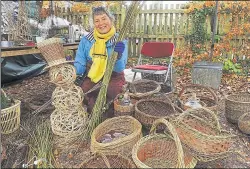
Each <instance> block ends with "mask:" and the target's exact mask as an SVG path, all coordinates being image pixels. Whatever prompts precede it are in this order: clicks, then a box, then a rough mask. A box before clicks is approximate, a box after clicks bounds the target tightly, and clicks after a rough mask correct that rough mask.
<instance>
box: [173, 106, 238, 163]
mask: <svg viewBox="0 0 250 169" xmlns="http://www.w3.org/2000/svg"><path fill="white" fill-rule="evenodd" d="M171 122H172V123H173V124H174V125H175V127H176V131H177V133H178V136H179V138H180V140H181V142H182V143H183V144H184V145H185V146H186V147H187V148H188V149H189V150H190V153H191V154H192V155H193V156H194V157H195V158H196V159H198V160H199V161H204V162H207V161H212V160H215V159H218V158H223V157H226V156H227V155H229V154H230V153H231V152H233V151H231V146H232V144H233V142H234V141H235V138H236V136H235V135H232V134H231V133H229V132H228V131H225V130H221V128H220V124H219V121H218V118H217V116H216V115H215V114H214V113H213V112H212V111H211V110H209V109H207V108H204V107H202V108H198V109H188V110H186V111H185V112H183V113H182V114H180V115H179V116H178V117H176V118H175V119H171Z"/></svg>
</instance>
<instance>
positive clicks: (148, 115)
mask: <svg viewBox="0 0 250 169" xmlns="http://www.w3.org/2000/svg"><path fill="white" fill-rule="evenodd" d="M143 101H157V102H163V103H167V104H170V105H172V104H171V103H169V102H166V101H163V100H157V99H141V100H139V101H137V102H136V104H135V111H136V112H138V113H140V114H143V115H144V116H147V117H151V118H168V117H169V115H165V116H153V115H150V114H147V113H144V112H142V111H140V110H139V109H138V108H137V105H138V104H139V103H141V102H143ZM172 106H173V108H174V109H173V110H174V111H175V113H174V114H178V113H176V110H175V106H174V105H172ZM170 115H171V114H170Z"/></svg>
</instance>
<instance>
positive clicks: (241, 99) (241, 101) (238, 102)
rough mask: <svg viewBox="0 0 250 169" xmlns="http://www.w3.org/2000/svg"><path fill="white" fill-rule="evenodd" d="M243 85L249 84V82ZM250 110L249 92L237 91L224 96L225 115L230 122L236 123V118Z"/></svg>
mask: <svg viewBox="0 0 250 169" xmlns="http://www.w3.org/2000/svg"><path fill="white" fill-rule="evenodd" d="M245 85H248V86H250V84H249V83H246V84H245ZM247 112H250V92H248V90H247V91H246V92H239V93H237V94H232V95H229V96H226V98H225V116H226V118H227V120H228V121H229V122H231V123H238V119H239V117H240V116H242V115H243V114H244V113H247Z"/></svg>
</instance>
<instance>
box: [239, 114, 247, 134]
mask: <svg viewBox="0 0 250 169" xmlns="http://www.w3.org/2000/svg"><path fill="white" fill-rule="evenodd" d="M238 127H239V129H240V131H241V132H243V133H245V134H250V112H248V113H245V114H243V115H242V116H240V118H239V120H238Z"/></svg>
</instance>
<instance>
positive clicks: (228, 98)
mask: <svg viewBox="0 0 250 169" xmlns="http://www.w3.org/2000/svg"><path fill="white" fill-rule="evenodd" d="M240 94H246V95H249V96H250V93H248V92H238V93H237V94H231V95H228V96H226V98H225V99H226V100H228V101H231V102H234V103H245V104H250V101H249V102H242V101H235V100H233V99H232V98H230V97H233V96H239V95H240Z"/></svg>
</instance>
